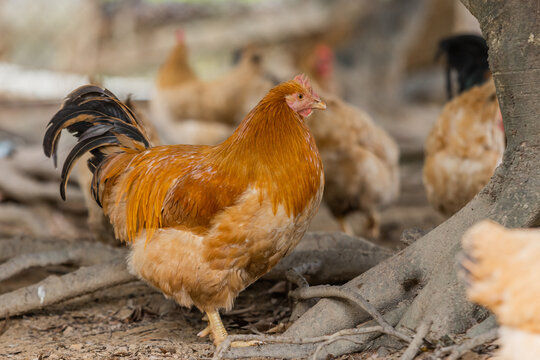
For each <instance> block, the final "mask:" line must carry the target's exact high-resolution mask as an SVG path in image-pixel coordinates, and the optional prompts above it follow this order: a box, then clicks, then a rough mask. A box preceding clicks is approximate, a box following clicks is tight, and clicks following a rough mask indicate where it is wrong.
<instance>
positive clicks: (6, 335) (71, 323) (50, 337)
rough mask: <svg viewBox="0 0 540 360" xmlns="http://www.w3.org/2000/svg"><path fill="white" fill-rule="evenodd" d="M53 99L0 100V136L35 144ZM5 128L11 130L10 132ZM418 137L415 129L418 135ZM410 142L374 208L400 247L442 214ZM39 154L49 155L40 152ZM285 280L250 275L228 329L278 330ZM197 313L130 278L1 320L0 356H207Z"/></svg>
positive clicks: (327, 219) (323, 225)
mask: <svg viewBox="0 0 540 360" xmlns="http://www.w3.org/2000/svg"><path fill="white" fill-rule="evenodd" d="M57 106H58V104H41V105H40V104H38V105H36V104H33V105H28V106H23V107H20V106H18V107H17V106H15V105H13V104H11V105H10V104H6V103H4V106H0V119H1V120H2V121H1V122H0V125H1V131H0V135H1V136H2V138H3V139H6V138H8V139H11V140H14V142H15V143H17V144H18V146H19V145H20V146H26V145H31V144H38V143H39V142H40V140H41V137H42V135H43V130H44V127H45V123H46V120H47V119H48V117H50V114H52V113H53V112H54V111H55V110H56V108H57ZM411 111H413V110H411ZM414 111H415V110H414ZM414 111H413V112H414ZM430 116H431V115H429V112H428V115H427V116H425V119H424V120H418V119H414V121H424V128H425V129H428V128H429V124H430V122H431V121H432V120H431V119H430ZM401 126H406V125H405V124H401ZM27 129H34V130H33V131H28V130H27ZM426 131H427V130H424V132H426ZM13 134H19V135H17V136H18V137H14V135H13ZM421 136H423V135H422V134H420V135H418V138H421ZM0 140H2V139H0ZM418 149H419V150H418V151H419V152H420V156H416V157H415V156H412V157H411V156H409V158H408V159H404V160H403V163H402V166H401V179H402V196H401V198H400V200H399V201H398V202H397V204H395V205H394V206H392V207H391V208H389V209H386V210H385V211H384V212H383V213H382V221H383V226H382V237H381V239H380V240H379V241H378V242H379V243H380V244H382V245H384V246H387V247H389V248H393V249H397V248H401V247H404V246H405V245H404V244H402V243H400V242H399V238H400V234H401V233H402V231H403V230H404V229H408V228H413V227H417V228H419V229H421V230H423V231H428V230H430V229H431V228H433V227H435V226H436V225H438V224H439V223H440V222H442V221H443V220H444V219H443V218H442V217H441V216H439V215H438V214H437V213H435V212H434V211H433V210H432V209H431V208H430V207H429V206H428V204H427V201H426V198H425V195H424V189H423V186H422V182H421V168H422V162H421V160H422V159H421V145H420V147H419V148H418ZM43 161H44V162H49V160H48V159H45V157H44V158H43ZM51 166H52V164H51ZM3 205H6V204H5V203H4V204H3ZM8 205H9V204H8ZM41 206H43V204H42V205H41ZM54 211H58V210H54ZM58 213H60V214H61V213H62V212H61V211H58ZM36 216H38V215H36ZM84 216H85V215H84V213H83V214H77V215H74V216H72V217H67V218H66V219H65V221H64V223H65V222H68V223H70V224H72V226H73V227H75V228H76V231H77V232H78V234H82V235H84V234H85V233H88V229H87V228H86V226H85V223H84V221H82V220H84ZM81 219H82V220H81ZM350 220H351V222H352V224H353V227H355V228H361V226H362V219H361V216H357V215H355V216H353V217H351V219H350ZM0 222H1V220H0ZM59 223H62V222H59ZM14 227H15V225H10V224H6V223H4V224H2V226H1V227H0V229H7V228H11V230H12V231H10V233H13V232H15V233H16V232H17V228H14ZM57 227H58V226H57ZM311 230H326V231H337V230H338V225H337V223H336V221H335V220H334V219H332V218H331V216H330V215H329V212H328V210H327V209H325V208H324V207H323V208H322V209H321V211H320V212H319V214H318V215H317V218H316V219H315V220H314V221H313V224H312V227H311ZM4 238H5V237H4ZM1 239H2V237H0V241H1ZM73 270H74V268H73V267H72V266H71V267H70V266H55V267H48V268H41V269H29V270H27V271H25V272H23V273H21V274H19V275H17V276H15V277H13V278H11V279H9V280H6V281H3V282H0V293H6V292H9V291H12V290H14V289H16V288H20V287H22V286H26V285H29V284H32V283H35V282H37V281H39V280H42V279H44V278H45V277H46V276H49V275H61V274H64V273H67V272H70V271H73ZM288 286H289V285H288V284H287V283H286V282H284V281H282V282H278V283H272V282H269V281H258V282H256V283H255V284H253V285H252V286H251V287H249V288H248V289H247V290H246V291H244V292H243V293H241V295H240V297H239V298H238V299H237V301H236V304H235V307H234V310H232V311H231V312H230V313H225V314H224V316H223V321H224V324H225V326H226V327H227V329H228V330H229V332H230V333H232V334H239V333H259V332H262V333H264V332H267V331H268V330H269V329H272V328H274V327H276V326H278V325H280V324H281V327H280V330H281V331H283V330H284V326H285V325H286V324H287V321H288V317H289V316H290V310H291V306H290V303H289V300H288V298H287V291H288ZM201 317H202V316H201V313H200V312H199V311H198V310H196V309H191V310H189V309H185V308H180V307H179V306H177V305H176V304H175V303H174V302H173V301H171V300H167V299H165V298H164V297H163V296H162V295H161V294H160V293H159V292H157V291H156V290H154V289H152V288H150V287H148V286H146V285H145V284H144V283H142V282H133V283H129V284H125V285H122V286H117V287H114V288H111V289H107V290H104V291H100V292H97V293H94V294H91V295H87V296H83V297H80V298H77V299H74V300H72V301H69V302H66V303H62V304H58V305H55V306H52V307H49V308H46V309H43V310H40V311H37V312H33V313H30V314H27V315H25V316H20V317H13V318H10V319H8V320H5V321H1V322H0V358H1V359H208V358H211V357H212V355H213V351H214V347H213V345H212V344H211V342H210V341H209V339H208V338H199V337H197V336H196V334H197V333H198V332H199V331H201V330H202V329H203V328H204V327H205V326H206V323H205V322H204V321H203V320H202V319H201ZM398 355H399V354H393V355H387V354H385V352H384V350H383V351H380V352H379V353H377V352H369V353H363V354H353V355H347V356H343V357H341V359H383V358H384V359H397V358H398ZM484 358H486V357H485V355H482V356H479V355H478V356H477V355H475V354H472V353H471V355H470V357H467V359H484Z"/></svg>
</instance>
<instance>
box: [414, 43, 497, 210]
mask: <svg viewBox="0 0 540 360" xmlns="http://www.w3.org/2000/svg"><path fill="white" fill-rule="evenodd" d="M441 51H444V52H447V53H448V56H447V58H448V60H447V62H448V66H449V68H450V69H457V72H458V80H459V84H460V85H459V90H460V91H461V93H460V94H459V95H458V96H456V97H455V98H453V99H452V100H451V101H450V102H448V103H447V104H446V105H445V107H444V108H443V110H442V112H441V114H440V116H439V118H438V119H437V122H436V123H435V125H434V127H433V129H432V130H431V132H430V134H429V135H428V138H427V140H426V143H425V154H426V158H425V163H424V170H423V182H424V185H425V188H426V193H427V198H428V200H429V202H430V203H431V205H432V206H433V207H434V208H435V209H437V210H438V211H439V212H441V213H442V214H444V215H446V216H450V215H452V214H454V213H455V212H457V211H458V210H459V209H461V208H462V207H463V206H464V205H465V204H467V203H468V202H469V201H470V200H471V199H472V198H473V197H474V196H475V195H476V194H477V193H478V192H479V191H480V190H481V189H482V188H483V187H484V186H485V185H486V184H487V183H488V181H489V179H490V178H491V176H492V175H493V172H494V170H495V167H497V165H498V164H499V163H500V161H501V159H502V154H503V152H504V147H505V136H504V129H503V127H502V118H501V114H500V110H499V103H498V101H497V94H496V93H495V84H494V82H493V79H492V78H491V74H490V71H489V67H488V63H487V56H488V54H487V46H486V45H485V41H484V39H483V38H481V37H479V36H473V35H467V36H464V35H462V36H457V37H453V38H449V39H446V40H444V41H442V42H441ZM447 80H448V81H449V85H448V86H447V89H448V92H449V96H451V95H453V92H452V86H451V85H450V78H448V79H447Z"/></svg>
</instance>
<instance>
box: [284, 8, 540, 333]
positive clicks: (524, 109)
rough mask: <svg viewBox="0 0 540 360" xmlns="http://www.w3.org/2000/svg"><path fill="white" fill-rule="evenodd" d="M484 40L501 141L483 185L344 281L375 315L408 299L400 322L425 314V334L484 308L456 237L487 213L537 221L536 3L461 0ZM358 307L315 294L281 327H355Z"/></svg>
mask: <svg viewBox="0 0 540 360" xmlns="http://www.w3.org/2000/svg"><path fill="white" fill-rule="evenodd" d="M463 3H464V4H465V6H466V7H467V8H468V9H469V10H470V11H471V13H472V14H473V15H474V16H476V17H477V18H478V19H479V21H480V24H481V28H482V32H483V33H484V36H485V37H486V39H487V42H488V45H489V48H490V49H489V55H490V65H491V69H492V72H493V76H494V78H495V85H496V88H497V96H498V98H499V102H500V106H501V110H502V114H503V118H504V127H505V132H506V136H507V139H508V145H507V148H506V151H505V153H504V157H503V163H502V164H501V165H500V166H499V167H498V168H497V170H496V171H495V174H494V176H493V177H492V179H491V181H490V182H489V184H488V185H486V187H485V188H484V189H483V190H482V191H481V192H480V193H479V194H478V195H477V196H476V197H475V198H474V199H473V200H472V201H471V202H470V203H469V204H467V206H466V207H465V208H463V209H462V210H461V211H459V212H458V213H457V214H455V215H454V216H453V217H452V218H450V219H449V220H447V221H446V222H445V223H443V224H441V225H440V226H439V227H437V228H436V229H434V230H433V231H431V232H430V233H429V234H427V235H426V236H424V237H423V238H422V239H420V240H418V241H417V242H416V243H414V244H413V245H411V246H410V247H408V248H407V249H405V250H403V251H402V252H400V253H398V254H396V255H395V256H393V257H392V258H390V259H388V260H386V261H385V262H383V263H381V264H379V265H378V266H376V267H374V268H372V269H371V270H369V271H367V272H366V273H364V274H362V275H360V276H358V277H356V278H355V279H353V280H351V281H350V282H349V283H347V284H346V285H345V286H347V287H350V288H352V289H355V290H356V291H358V293H359V294H361V295H362V296H363V297H364V298H366V299H368V300H369V301H370V302H371V303H372V304H373V305H375V306H376V307H377V308H378V309H379V310H381V311H382V312H383V313H384V312H387V311H389V310H391V309H393V308H396V307H397V306H398V305H399V304H400V303H401V302H402V301H404V300H406V299H411V298H414V300H413V302H412V304H411V305H410V306H409V308H408V310H407V311H406V312H405V315H404V316H403V318H402V319H401V321H400V324H401V325H403V326H406V327H408V328H410V329H415V328H417V327H418V325H419V324H421V323H422V322H423V321H426V320H433V325H432V328H431V332H430V337H431V338H433V339H438V338H440V337H442V336H444V335H448V334H450V335H451V334H456V333H461V332H463V331H465V330H466V329H467V328H469V327H470V326H472V325H474V324H475V323H477V322H480V321H482V320H483V319H485V317H486V316H487V313H486V312H485V311H483V310H481V309H479V308H478V307H476V306H475V305H473V304H470V303H469V302H468V301H467V300H466V298H465V291H464V289H463V286H462V285H461V283H460V281H459V279H458V278H457V275H456V269H455V264H456V254H457V253H458V252H459V251H460V250H461V244H460V242H461V237H462V235H463V233H464V232H465V230H467V229H468V228H469V227H470V226H471V225H473V224H474V223H475V222H477V221H479V220H481V219H484V218H491V219H493V220H495V221H497V222H499V223H501V224H503V225H505V226H507V227H534V226H538V225H540V166H539V164H540V121H538V119H537V117H538V114H540V87H539V86H538V84H540V56H539V54H540V31H539V30H540V28H539V24H540V19H539V17H540V16H539V15H540V7H539V5H538V1H515V0H514V1H499V0H469V1H466V0H463ZM367 318H368V316H367V314H366V313H364V312H362V311H359V310H358V309H357V308H355V307H353V306H352V305H350V304H347V303H345V302H343V301H337V300H331V299H323V300H321V301H319V303H318V304H317V305H315V306H314V307H313V308H312V309H310V310H309V311H308V312H306V313H305V314H304V315H303V316H302V317H301V318H300V319H299V320H298V321H297V322H295V323H294V324H293V325H292V326H291V327H290V328H289V329H288V331H287V332H286V333H285V335H286V336H304V337H306V336H310V337H311V336H319V335H324V334H329V333H332V332H335V331H338V330H341V329H344V328H350V327H354V326H356V325H357V324H358V323H360V322H362V321H365V320H367Z"/></svg>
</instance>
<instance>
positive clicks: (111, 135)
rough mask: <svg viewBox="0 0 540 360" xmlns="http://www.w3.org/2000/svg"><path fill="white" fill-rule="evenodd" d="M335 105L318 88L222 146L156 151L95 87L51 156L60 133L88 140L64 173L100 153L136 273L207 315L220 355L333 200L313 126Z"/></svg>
mask: <svg viewBox="0 0 540 360" xmlns="http://www.w3.org/2000/svg"><path fill="white" fill-rule="evenodd" d="M325 108H326V105H325V104H324V103H323V102H322V101H321V100H320V98H319V96H318V95H317V94H316V93H315V92H313V90H312V88H311V85H310V83H309V81H308V79H307V78H306V77H304V76H300V75H299V76H297V77H296V78H295V79H294V80H291V81H288V82H285V83H282V84H280V85H278V86H276V87H274V88H272V89H271V90H270V91H269V92H268V94H267V95H266V96H265V97H264V98H263V99H262V100H261V101H260V102H259V104H258V105H257V106H256V107H255V108H254V109H253V110H252V111H251V112H250V113H249V114H248V115H247V116H246V117H245V118H244V120H243V121H242V122H241V124H240V125H239V126H238V128H237V129H236V131H235V132H234V133H233V134H232V135H231V136H230V137H229V138H228V139H227V140H225V141H224V142H222V143H221V144H218V145H216V146H190V145H170V146H157V147H151V146H150V144H149V140H148V138H147V136H146V134H145V132H144V130H143V128H142V126H141V124H140V122H139V121H138V120H137V118H136V117H135V116H134V114H133V113H132V112H131V110H130V109H129V108H128V107H127V106H125V105H124V104H123V103H121V102H120V101H119V100H118V99H117V98H116V97H115V96H114V95H113V94H112V93H111V92H109V91H108V90H105V89H102V88H99V87H95V86H83V87H81V88H79V89H77V90H75V91H74V92H72V93H71V94H70V95H69V96H68V98H67V99H66V100H65V102H64V105H63V106H62V108H61V109H60V110H59V111H58V113H57V114H56V115H54V117H53V118H52V120H51V122H50V123H49V127H48V129H47V132H46V134H45V137H44V143H43V147H44V151H45V154H46V155H47V156H53V158H56V148H57V144H58V140H59V137H60V133H61V131H62V130H63V129H67V130H68V131H70V132H71V133H74V134H75V136H76V137H77V138H78V143H77V145H75V147H74V148H73V149H72V150H71V152H70V154H69V155H68V157H67V159H66V161H65V163H64V166H63V170H62V182H61V187H60V193H61V196H62V197H65V187H66V182H67V180H68V177H69V174H70V171H71V169H72V166H73V164H74V162H75V161H76V160H77V159H78V158H79V157H80V156H81V155H83V154H84V153H86V152H88V151H90V153H91V154H92V157H91V158H90V160H89V161H88V164H89V167H90V168H91V169H92V171H93V173H94V179H93V182H92V193H93V195H94V198H95V199H96V201H97V202H98V203H100V204H101V205H102V207H103V211H104V213H105V214H106V215H107V216H108V217H109V219H110V221H111V223H112V225H113V227H114V230H115V234H116V236H117V238H119V239H121V240H123V241H125V242H128V243H131V255H130V256H129V259H128V263H129V268H130V269H131V271H133V272H134V273H135V274H137V275H138V276H139V277H140V278H142V279H144V280H146V281H147V282H148V283H150V284H151V285H153V286H155V287H157V288H159V289H160V290H161V291H162V292H163V293H164V294H165V295H166V296H168V297H172V298H174V299H175V300H176V301H177V302H178V303H179V304H181V305H183V306H192V305H195V306H196V307H197V308H199V309H200V310H201V311H203V312H205V313H206V315H207V317H208V321H209V326H208V327H207V329H205V330H203V331H202V332H201V333H200V335H201V336H204V335H207V334H211V335H212V337H213V339H214V343H215V344H216V345H217V344H220V343H221V342H222V341H223V340H224V339H225V337H226V336H227V332H226V330H225V328H224V326H223V324H222V322H221V319H220V316H219V309H230V308H231V307H232V305H233V302H234V299H235V298H236V296H237V295H238V293H239V292H240V291H242V290H243V289H244V288H246V287H247V286H248V285H249V284H251V283H252V282H254V281H255V280H257V279H258V278H259V277H261V276H262V275H264V274H265V273H266V272H268V271H269V270H270V269H271V268H272V267H273V266H274V265H275V264H276V263H277V262H278V261H279V260H280V259H281V258H282V257H283V256H285V255H286V254H287V253H289V252H290V251H291V250H292V249H293V248H294V247H295V245H296V244H297V243H298V241H300V239H301V238H302V236H303V234H304V232H305V231H306V229H307V226H308V224H309V222H310V220H311V218H312V217H313V216H314V215H315V213H316V211H317V209H318V207H319V203H320V201H321V197H322V191H323V187H324V177H323V170H322V163H321V159H320V157H319V153H318V150H317V147H316V145H315V140H314V139H313V136H312V135H311V133H310V131H309V129H308V127H307V125H306V124H305V119H306V117H308V116H309V115H310V114H311V113H312V111H313V109H325Z"/></svg>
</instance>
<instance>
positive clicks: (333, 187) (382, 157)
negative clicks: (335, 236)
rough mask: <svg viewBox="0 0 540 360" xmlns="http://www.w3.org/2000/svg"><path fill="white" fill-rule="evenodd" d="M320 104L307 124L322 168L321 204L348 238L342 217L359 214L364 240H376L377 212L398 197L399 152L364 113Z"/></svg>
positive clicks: (332, 100)
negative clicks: (363, 218) (363, 220)
mask: <svg viewBox="0 0 540 360" xmlns="http://www.w3.org/2000/svg"><path fill="white" fill-rule="evenodd" d="M325 99H326V100H327V104H328V109H327V110H326V111H325V112H321V113H316V114H314V115H313V116H312V117H310V118H309V120H308V124H309V126H310V129H311V131H312V132H313V136H314V137H315V139H316V141H317V146H318V147H319V151H320V153H321V158H322V159H323V164H324V173H325V178H326V185H325V188H324V198H323V199H324V202H325V203H326V204H327V205H328V207H329V208H330V211H331V212H332V214H333V215H334V216H335V217H336V218H337V219H338V220H339V222H340V224H341V227H342V230H343V231H344V232H346V233H349V234H352V233H353V229H352V227H351V226H350V225H349V224H348V222H347V221H346V216H347V215H348V214H350V213H352V212H354V211H357V210H360V211H362V212H364V213H365V215H366V216H367V224H366V227H365V235H366V236H369V237H372V238H376V237H378V236H379V227H380V217H379V214H378V210H380V209H381V208H383V207H385V206H387V205H389V204H391V203H392V202H393V201H395V200H396V199H397V197H398V196H399V183H400V180H399V166H398V162H399V148H398V146H397V144H396V142H395V141H394V140H393V139H392V138H391V137H390V136H389V135H388V133H387V132H386V131H385V130H384V129H382V128H381V127H379V126H378V125H376V124H375V123H374V122H373V120H372V119H371V117H370V116H369V115H368V114H367V113H365V112H364V111H362V110H360V109H359V108H357V107H354V106H352V105H350V104H347V103H346V102H344V101H342V100H341V99H339V98H338V97H337V96H332V95H325Z"/></svg>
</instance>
